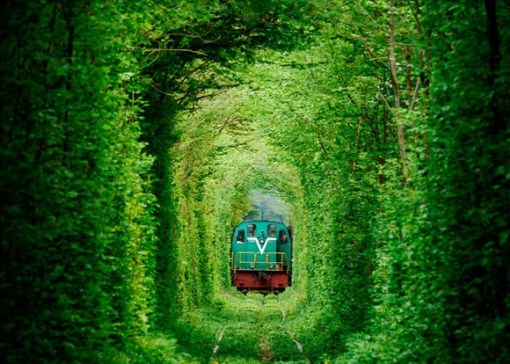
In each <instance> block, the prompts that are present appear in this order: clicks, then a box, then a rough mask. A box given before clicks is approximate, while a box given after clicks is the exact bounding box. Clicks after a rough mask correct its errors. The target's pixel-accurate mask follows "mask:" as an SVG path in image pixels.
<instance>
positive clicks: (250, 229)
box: [248, 224, 257, 236]
mask: <svg viewBox="0 0 510 364" xmlns="http://www.w3.org/2000/svg"><path fill="white" fill-rule="evenodd" d="M248 236H257V226H256V225H255V224H249V225H248Z"/></svg>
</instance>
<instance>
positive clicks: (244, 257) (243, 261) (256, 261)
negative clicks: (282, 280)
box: [232, 252, 290, 273]
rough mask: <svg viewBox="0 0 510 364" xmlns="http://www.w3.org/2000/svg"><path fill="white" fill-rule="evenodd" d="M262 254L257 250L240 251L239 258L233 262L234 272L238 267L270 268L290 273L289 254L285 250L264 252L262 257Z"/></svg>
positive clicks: (270, 269) (269, 269)
mask: <svg viewBox="0 0 510 364" xmlns="http://www.w3.org/2000/svg"><path fill="white" fill-rule="evenodd" d="M260 255H261V254H259V253H256V252H238V253H237V257H236V258H237V259H236V260H235V261H234V262H232V267H233V270H234V272H235V271H236V270H237V269H253V270H268V271H283V270H286V271H287V273H289V266H290V264H289V260H288V259H287V255H286V254H285V253H283V252H269V253H264V254H263V258H262V259H260V258H259V256H260Z"/></svg>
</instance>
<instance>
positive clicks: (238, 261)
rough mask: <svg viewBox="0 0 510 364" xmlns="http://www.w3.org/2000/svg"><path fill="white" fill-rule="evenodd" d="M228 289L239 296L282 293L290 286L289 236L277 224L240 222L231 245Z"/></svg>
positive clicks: (281, 225)
mask: <svg viewBox="0 0 510 364" xmlns="http://www.w3.org/2000/svg"><path fill="white" fill-rule="evenodd" d="M231 244H232V245H231V277H232V285H233V286H235V287H237V289H238V290H239V291H241V292H243V293H247V292H259V293H262V294H267V293H270V292H272V293H275V294H278V293H280V292H283V291H284V290H285V288H286V287H287V286H291V285H292V236H291V230H290V228H287V227H286V226H285V225H284V224H283V223H281V222H277V221H263V220H256V221H244V222H242V223H241V224H239V225H238V226H236V228H235V229H234V233H233V234H232V241H231Z"/></svg>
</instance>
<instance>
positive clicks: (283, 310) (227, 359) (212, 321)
mask: <svg viewBox="0 0 510 364" xmlns="http://www.w3.org/2000/svg"><path fill="white" fill-rule="evenodd" d="M285 295H287V297H283V296H285ZM288 295H289V294H288V293H283V294H282V295H279V296H274V295H267V296H265V297H264V296H262V295H260V294H252V293H249V294H248V295H246V296H244V295H243V294H241V293H238V292H235V291H226V292H225V293H224V295H223V297H222V301H221V302H222V304H221V305H218V307H210V308H207V309H204V310H201V311H196V312H192V313H188V314H187V315H185V316H184V317H183V319H184V320H185V321H186V322H187V323H188V325H189V327H193V328H194V330H196V331H195V335H194V336H195V338H194V339H193V342H188V343H187V346H188V347H189V345H190V344H191V345H192V346H195V347H196V346H200V347H202V348H204V349H203V350H202V351H201V353H200V356H201V357H202V358H203V361H204V362H208V363H219V364H224V363H225V364H227V363H248V364H250V363H288V364H290V363H296V364H297V363H309V360H308V359H307V358H306V356H305V355H304V353H303V351H304V350H303V344H302V343H300V342H299V341H298V340H297V339H296V337H295V333H294V330H293V327H292V324H291V323H290V322H289V320H288V317H289V313H290V312H295V306H293V305H295V300H292V299H289V297H288ZM198 336H200V337H198ZM207 348H209V350H208V352H207ZM196 354H198V352H197V353H192V355H196ZM207 354H208V358H207V359H206V357H205V356H206V355H207Z"/></svg>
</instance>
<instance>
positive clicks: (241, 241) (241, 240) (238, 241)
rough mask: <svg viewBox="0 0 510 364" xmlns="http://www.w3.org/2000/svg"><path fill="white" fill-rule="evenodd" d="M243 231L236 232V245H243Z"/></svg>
mask: <svg viewBox="0 0 510 364" xmlns="http://www.w3.org/2000/svg"><path fill="white" fill-rule="evenodd" d="M244 236H245V235H244V230H239V231H238V232H237V243H244Z"/></svg>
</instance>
